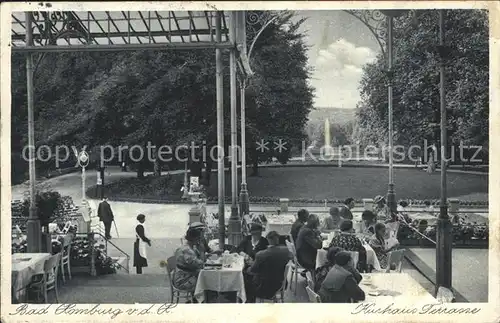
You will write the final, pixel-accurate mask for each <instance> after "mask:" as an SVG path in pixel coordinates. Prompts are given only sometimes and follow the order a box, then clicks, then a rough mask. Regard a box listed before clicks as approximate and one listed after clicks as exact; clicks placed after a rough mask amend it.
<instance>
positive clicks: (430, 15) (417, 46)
mask: <svg viewBox="0 0 500 323" xmlns="http://www.w3.org/2000/svg"><path fill="white" fill-rule="evenodd" d="M438 21H439V20H438V11H437V10H422V11H418V16H417V18H416V19H413V18H412V17H411V16H410V15H408V16H405V17H401V18H397V19H395V23H394V28H395V29H394V42H393V47H394V79H393V91H394V92H393V93H394V94H393V97H394V101H393V106H394V130H395V132H394V142H395V144H400V145H405V146H406V147H408V146H409V145H413V144H417V145H419V144H421V143H422V142H423V140H424V139H426V140H428V141H429V142H433V143H436V142H438V141H439V139H438V138H439V128H438V127H433V126H432V123H438V124H439V122H440V114H439V111H440V110H439V107H440V101H439V84H440V81H439V56H438V53H437V50H436V49H437V45H438V44H439V23H438ZM445 45H447V46H449V48H450V51H451V57H450V59H449V60H448V61H447V63H446V65H445V82H446V84H445V92H446V107H447V112H448V124H449V129H448V131H449V132H448V133H449V136H450V139H449V144H450V145H451V144H456V145H458V143H459V142H460V141H462V142H463V143H464V145H483V147H484V148H485V149H487V147H488V102H489V97H488V93H489V87H488V80H489V76H488V75H489V74H488V73H489V45H488V15H487V12H485V11H483V10H446V11H445ZM386 66H387V64H386V61H385V58H384V57H383V56H382V55H379V56H378V57H377V59H376V61H375V62H374V63H372V64H367V65H366V66H365V67H364V68H363V76H362V80H361V82H360V91H361V101H360V103H359V104H358V106H357V125H356V127H355V128H356V130H355V136H356V137H357V139H359V140H360V141H361V142H362V143H364V144H383V143H386V142H387V135H388V134H387V128H388V116H387V111H388V109H387V106H388V101H387V86H386V76H385V72H384V71H385V69H386Z"/></svg>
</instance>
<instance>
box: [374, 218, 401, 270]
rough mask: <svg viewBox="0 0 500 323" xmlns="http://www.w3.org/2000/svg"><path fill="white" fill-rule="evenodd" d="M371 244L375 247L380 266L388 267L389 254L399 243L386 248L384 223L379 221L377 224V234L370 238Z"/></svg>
mask: <svg viewBox="0 0 500 323" xmlns="http://www.w3.org/2000/svg"><path fill="white" fill-rule="evenodd" d="M369 244H370V246H371V247H372V248H373V251H375V254H376V255H377V258H378V261H379V262H380V267H382V268H387V265H388V264H387V254H388V253H389V252H391V251H392V250H394V249H396V248H397V247H398V246H399V244H395V245H394V246H392V247H390V248H386V244H385V225H384V224H383V223H377V224H376V225H375V234H374V235H373V237H372V238H371V239H370V242H369Z"/></svg>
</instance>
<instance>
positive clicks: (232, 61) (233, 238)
mask: <svg viewBox="0 0 500 323" xmlns="http://www.w3.org/2000/svg"><path fill="white" fill-rule="evenodd" d="M230 14H231V20H230V30H229V39H230V41H231V43H233V44H236V31H237V25H238V17H237V12H235V11H231V12H230ZM235 51H236V49H235V48H231V49H230V51H229V83H230V84H229V85H230V86H229V88H230V98H231V102H230V103H231V152H230V154H231V217H230V218H229V223H228V224H229V237H228V240H229V244H230V245H233V246H237V245H239V244H240V240H241V219H240V217H239V216H238V169H237V161H238V156H237V155H238V153H237V151H238V142H237V139H238V138H237V128H238V126H237V124H236V122H237V116H236V105H237V102H236V73H237V70H236V52H235Z"/></svg>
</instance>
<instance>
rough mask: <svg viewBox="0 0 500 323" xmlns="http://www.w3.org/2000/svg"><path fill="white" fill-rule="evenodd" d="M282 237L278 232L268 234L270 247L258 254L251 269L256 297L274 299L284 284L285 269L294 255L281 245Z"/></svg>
mask: <svg viewBox="0 0 500 323" xmlns="http://www.w3.org/2000/svg"><path fill="white" fill-rule="evenodd" d="M279 238H280V235H279V234H278V233H277V232H276V231H271V232H269V233H268V234H267V240H268V242H269V246H268V247H267V249H266V250H262V251H259V252H257V254H256V255H255V261H254V263H253V265H252V267H250V270H249V272H250V274H252V275H254V277H253V282H254V286H255V296H256V297H259V298H264V299H272V298H273V297H274V296H275V295H276V292H277V291H278V290H279V289H280V288H281V285H282V284H283V279H285V278H286V277H285V276H284V273H285V267H286V265H287V263H288V262H289V261H290V260H291V259H293V255H292V254H291V252H290V251H289V250H288V248H287V247H285V246H280V245H279Z"/></svg>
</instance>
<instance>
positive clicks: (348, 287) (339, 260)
mask: <svg viewBox="0 0 500 323" xmlns="http://www.w3.org/2000/svg"><path fill="white" fill-rule="evenodd" d="M361 279H362V277H361V275H360V273H359V272H358V271H357V270H356V269H355V268H354V263H353V261H352V258H351V255H350V254H349V253H348V252H346V251H340V252H338V253H337V254H336V255H335V265H334V266H333V267H332V269H331V270H330V271H329V272H328V274H327V275H326V277H325V280H324V281H323V283H322V284H321V287H320V288H319V292H318V294H319V296H320V298H321V302H322V303H351V302H352V301H354V302H356V301H363V300H365V293H364V292H363V290H362V289H361V288H360V287H359V286H358V284H359V282H360V281H361Z"/></svg>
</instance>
